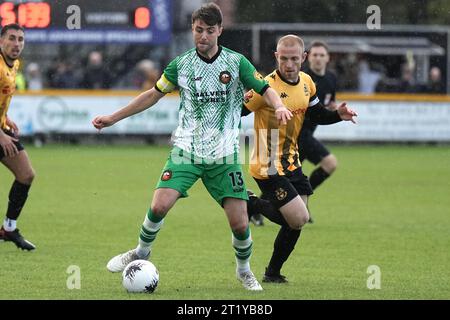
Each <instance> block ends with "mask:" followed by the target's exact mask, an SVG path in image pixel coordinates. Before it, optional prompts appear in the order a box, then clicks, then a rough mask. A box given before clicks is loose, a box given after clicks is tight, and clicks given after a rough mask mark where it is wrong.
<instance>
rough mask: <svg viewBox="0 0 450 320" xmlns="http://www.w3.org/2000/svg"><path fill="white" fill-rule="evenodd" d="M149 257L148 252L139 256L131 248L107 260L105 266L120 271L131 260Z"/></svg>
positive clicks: (112, 270) (113, 270)
mask: <svg viewBox="0 0 450 320" xmlns="http://www.w3.org/2000/svg"><path fill="white" fill-rule="evenodd" d="M149 257H150V253H149V254H148V255H147V256H146V257H144V258H142V257H139V256H138V255H137V253H136V249H132V250H130V251H128V252H125V253H122V254H119V255H117V256H115V257H114V258H112V259H111V260H109V262H108V264H107V265H106V268H107V269H108V270H109V271H111V272H122V271H123V270H124V269H125V267H126V266H127V265H128V264H129V263H130V262H131V261H134V260H139V259H143V260H147V259H148V258H149Z"/></svg>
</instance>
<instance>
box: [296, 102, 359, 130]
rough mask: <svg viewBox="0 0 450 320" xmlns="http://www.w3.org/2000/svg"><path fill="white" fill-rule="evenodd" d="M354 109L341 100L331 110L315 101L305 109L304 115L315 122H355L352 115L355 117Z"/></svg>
mask: <svg viewBox="0 0 450 320" xmlns="http://www.w3.org/2000/svg"><path fill="white" fill-rule="evenodd" d="M356 116H357V114H356V112H355V111H353V110H352V109H350V108H348V107H347V103H346V102H343V103H341V104H340V105H339V107H338V108H337V110H335V111H331V110H328V109H327V108H325V106H324V105H323V104H322V103H321V102H317V103H316V104H314V105H313V106H310V107H309V108H308V109H307V110H306V114H305V117H308V118H309V119H310V120H311V122H313V123H315V124H325V125H326V124H333V123H337V122H340V121H342V120H344V121H351V122H353V123H356V122H355V120H354V119H353V117H356Z"/></svg>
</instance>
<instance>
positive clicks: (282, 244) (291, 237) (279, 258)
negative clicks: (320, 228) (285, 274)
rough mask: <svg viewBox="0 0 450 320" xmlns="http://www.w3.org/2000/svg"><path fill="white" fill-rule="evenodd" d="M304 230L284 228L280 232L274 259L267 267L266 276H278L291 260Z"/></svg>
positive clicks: (276, 241) (274, 246)
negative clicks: (285, 263) (291, 255)
mask: <svg viewBox="0 0 450 320" xmlns="http://www.w3.org/2000/svg"><path fill="white" fill-rule="evenodd" d="M301 232H302V230H301V229H300V230H294V229H291V228H289V227H288V226H282V227H281V228H280V231H278V235H277V238H276V239H275V242H274V244H273V253H272V258H271V259H270V262H269V266H268V267H267V270H266V274H269V275H270V274H272V275H278V274H280V270H281V267H282V266H283V264H284V262H285V261H286V260H287V259H288V258H289V256H290V254H291V252H292V251H293V250H294V248H295V245H296V243H297V241H298V239H299V237H300V233H301Z"/></svg>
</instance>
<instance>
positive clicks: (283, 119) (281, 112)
mask: <svg viewBox="0 0 450 320" xmlns="http://www.w3.org/2000/svg"><path fill="white" fill-rule="evenodd" d="M275 115H276V117H277V120H278V124H280V123H281V124H282V125H286V124H287V122H288V121H289V120H291V118H292V112H290V111H289V110H288V108H286V107H285V106H282V107H278V108H277V109H276V110H275Z"/></svg>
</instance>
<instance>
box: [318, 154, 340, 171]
mask: <svg viewBox="0 0 450 320" xmlns="http://www.w3.org/2000/svg"><path fill="white" fill-rule="evenodd" d="M324 160H325V161H324V162H323V163H322V168H323V170H325V171H326V172H327V173H328V174H332V173H333V172H334V171H335V170H336V168H337V165H338V161H337V158H336V156H335V155H334V154H330V155H328V156H327V157H326V158H325V159H324Z"/></svg>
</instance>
